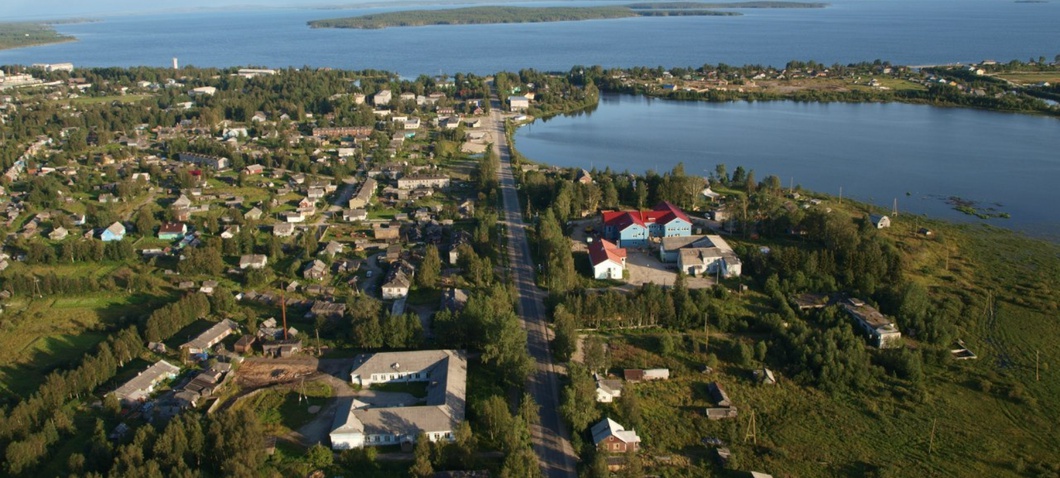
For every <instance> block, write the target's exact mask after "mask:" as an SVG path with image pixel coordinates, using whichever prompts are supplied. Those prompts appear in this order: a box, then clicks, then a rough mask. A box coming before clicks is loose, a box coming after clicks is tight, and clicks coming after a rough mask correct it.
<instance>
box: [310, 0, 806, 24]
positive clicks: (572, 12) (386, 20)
mask: <svg viewBox="0 0 1060 478" xmlns="http://www.w3.org/2000/svg"><path fill="white" fill-rule="evenodd" d="M825 6H827V4H826V3H804V2H773V1H759V2H739V3H700V2H662V3H634V4H629V5H615V6H604V7H500V6H484V7H467V8H452V9H442V10H405V11H397V12H387V13H379V14H369V15H361V16H357V17H344V18H333V19H325V20H313V21H310V22H308V25H309V27H310V28H352V29H363V30H375V29H381V28H390V27H415V26H428V25H489V24H502V23H548V22H564V21H583V20H609V19H618V18H634V17H656V16H658V17H665V16H740V15H742V13H739V12H732V11H719V10H725V9H756V8H824V7H825Z"/></svg>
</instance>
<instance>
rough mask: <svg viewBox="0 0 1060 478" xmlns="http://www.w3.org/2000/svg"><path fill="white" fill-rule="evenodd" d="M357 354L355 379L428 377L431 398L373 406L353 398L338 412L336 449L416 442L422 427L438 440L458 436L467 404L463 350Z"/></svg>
mask: <svg viewBox="0 0 1060 478" xmlns="http://www.w3.org/2000/svg"><path fill="white" fill-rule="evenodd" d="M355 360H356V365H354V367H353V371H352V372H350V380H351V381H352V382H353V383H354V384H355V385H360V386H362V387H368V386H371V385H372V384H376V383H407V382H427V383H428V385H427V398H426V400H425V402H426V403H425V404H423V405H413V406H407V405H408V404H395V406H391V407H373V406H370V405H368V404H365V403H364V402H361V401H359V400H353V401H351V402H350V403H347V404H346V406H345V407H344V408H343V409H340V410H339V411H338V413H336V415H335V423H334V428H333V430H332V431H331V447H332V448H333V449H336V450H346V449H350V448H363V447H365V446H380V445H396V444H401V443H412V442H415V440H416V437H417V436H418V435H419V434H420V433H421V432H422V433H424V434H425V435H426V436H427V439H429V440H430V441H432V442H435V441H452V440H453V431H454V430H455V429H456V427H457V425H459V424H460V422H462V421H463V420H464V409H465V405H466V402H465V393H466V387H467V358H466V357H465V356H464V354H463V352H460V351H457V350H422V351H413V352H385V353H377V354H367V355H360V356H358V357H357V358H356V359H355Z"/></svg>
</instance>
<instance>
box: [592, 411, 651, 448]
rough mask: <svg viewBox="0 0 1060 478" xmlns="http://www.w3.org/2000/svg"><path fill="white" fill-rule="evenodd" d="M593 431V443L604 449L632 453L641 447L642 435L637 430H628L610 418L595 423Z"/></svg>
mask: <svg viewBox="0 0 1060 478" xmlns="http://www.w3.org/2000/svg"><path fill="white" fill-rule="evenodd" d="M592 433H593V445H595V446H596V447H597V448H599V449H600V450H603V451H609V452H613V453H632V452H635V451H637V449H639V448H640V436H638V435H637V432H636V430H626V429H625V427H623V426H622V425H619V424H618V422H616V421H614V420H612V419H610V418H604V419H603V420H601V421H600V422H599V423H597V424H596V425H593V428H592Z"/></svg>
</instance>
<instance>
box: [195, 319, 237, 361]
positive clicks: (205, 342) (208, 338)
mask: <svg viewBox="0 0 1060 478" xmlns="http://www.w3.org/2000/svg"><path fill="white" fill-rule="evenodd" d="M237 329H239V324H237V323H235V322H233V321H232V320H230V319H224V320H222V321H220V322H218V323H217V324H215V325H214V326H213V327H210V328H209V329H208V330H207V331H206V332H203V333H201V334H199V336H198V337H195V338H194V339H191V340H190V341H189V342H187V343H185V344H184V345H181V346H180V348H187V349H188V353H192V354H199V353H203V352H205V351H207V350H209V349H210V347H213V346H214V345H217V344H218V343H220V342H221V341H222V340H224V338H225V337H228V336H229V335H231V334H232V332H235V331H236V330H237Z"/></svg>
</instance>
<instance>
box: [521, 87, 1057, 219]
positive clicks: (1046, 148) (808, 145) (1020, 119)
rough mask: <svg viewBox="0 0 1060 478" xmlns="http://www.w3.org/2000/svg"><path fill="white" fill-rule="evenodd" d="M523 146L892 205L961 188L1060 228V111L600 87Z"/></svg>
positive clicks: (529, 152) (982, 201) (534, 153)
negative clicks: (589, 107)
mask: <svg viewBox="0 0 1060 478" xmlns="http://www.w3.org/2000/svg"><path fill="white" fill-rule="evenodd" d="M515 146H516V148H517V149H518V150H519V152H520V153H522V154H523V155H524V156H526V157H528V158H530V159H532V160H535V161H541V162H544V163H547V164H555V165H559V166H569V167H581V168H586V169H590V168H592V167H596V168H597V169H604V168H605V167H611V169H613V170H617V171H624V170H628V171H631V172H637V173H640V172H644V171H645V170H647V169H649V168H652V169H655V170H656V171H658V172H660V173H661V172H664V171H668V170H670V169H672V168H673V167H674V166H675V165H676V164H677V163H678V162H684V165H685V171H686V172H687V173H688V174H702V175H707V174H708V173H709V172H712V171H713V170H714V165H715V164H718V163H724V164H726V165H727V166H728V170H729V172H730V173H731V172H732V171H733V169H735V168H736V166H738V165H742V166H743V167H744V168H745V169H753V170H754V171H755V177H756V178H757V179H758V180H762V179H763V178H764V177H765V176H767V175H770V174H774V175H777V176H779V177H780V178H781V180H782V182H783V184H784V186H785V187H787V186H788V185H789V184H790V182H791V181H792V179H793V180H794V183H795V184H798V185H802V186H804V187H806V188H808V189H811V190H815V191H820V192H824V193H827V194H831V195H833V196H837V195H839V193H840V187H842V188H843V195H844V197H854V198H857V199H859V200H864V201H868V202H871V203H875V204H878V205H881V206H885V207H887V208H888V209H889V208H890V206H891V205H892V203H893V200H894V199H895V198H897V199H898V209H899V212H903V211H905V212H913V213H923V214H927V215H929V216H932V217H940V218H947V219H954V220H960V221H979V219H977V218H975V217H973V216H968V215H965V214H963V213H960V212H957V211H955V210H954V209H953V208H952V206H951V205H949V204H947V202H946V199H947V198H949V197H951V196H958V197H961V198H963V199H967V200H972V201H976V202H977V203H978V204H979V206H980V207H983V208H986V207H995V208H997V209H998V210H999V211H1001V212H1007V213H1009V214H1011V218H1008V219H991V220H989V221H987V222H989V223H991V224H994V225H998V226H1002V227H1006V228H1012V229H1017V230H1023V231H1026V232H1028V233H1030V234H1032V235H1035V236H1039V237H1045V238H1049V239H1052V240H1060V210H1057V209H1055V208H1054V207H1053V205H1054V204H1056V203H1057V202H1058V201H1060V187H1058V186H1057V181H1058V180H1060V153H1058V151H1060V120H1056V119H1053V118H1043V117H1035V116H1025V115H1013V114H1004V113H993V112H986V111H976V110H968V109H946V108H934V107H929V106H920V105H906V104H897V103H894V104H846V103H832V104H819V103H795V102H789V101H781V102H765V103H763V102H759V103H747V102H735V103H721V104H717V103H697V102H675V101H666V100H658V99H649V98H644V97H636V96H628V95H604V96H603V98H602V99H601V102H600V105H599V107H598V108H596V109H595V110H594V111H592V112H588V113H581V114H576V115H570V116H561V117H555V118H552V119H550V120H548V121H541V120H539V121H537V122H535V123H533V124H531V125H528V126H524V127H522V128H520V129H519V130H518V132H517V133H516V135H515Z"/></svg>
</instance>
